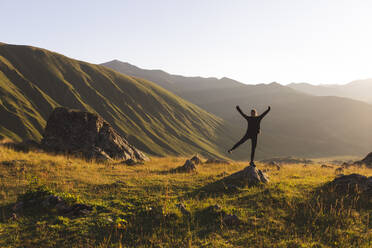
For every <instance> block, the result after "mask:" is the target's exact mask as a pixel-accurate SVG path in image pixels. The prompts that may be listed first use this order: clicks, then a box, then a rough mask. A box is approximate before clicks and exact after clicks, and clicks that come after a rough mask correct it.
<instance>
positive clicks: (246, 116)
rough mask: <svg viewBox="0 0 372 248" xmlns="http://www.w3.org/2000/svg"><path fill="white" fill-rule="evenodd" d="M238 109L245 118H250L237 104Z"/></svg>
mask: <svg viewBox="0 0 372 248" xmlns="http://www.w3.org/2000/svg"><path fill="white" fill-rule="evenodd" d="M236 110H238V112H239V113H240V114H241V115H242V116H243V117H244V118H248V115H246V114H244V113H243V111H242V110H241V109H240V107H239V106H238V105H237V106H236Z"/></svg>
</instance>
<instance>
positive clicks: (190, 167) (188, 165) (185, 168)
mask: <svg viewBox="0 0 372 248" xmlns="http://www.w3.org/2000/svg"><path fill="white" fill-rule="evenodd" d="M175 171H176V172H186V173H189V172H195V171H196V165H195V163H194V162H193V161H191V160H190V159H188V160H186V162H185V164H184V165H182V166H180V167H177V168H176V169H175Z"/></svg>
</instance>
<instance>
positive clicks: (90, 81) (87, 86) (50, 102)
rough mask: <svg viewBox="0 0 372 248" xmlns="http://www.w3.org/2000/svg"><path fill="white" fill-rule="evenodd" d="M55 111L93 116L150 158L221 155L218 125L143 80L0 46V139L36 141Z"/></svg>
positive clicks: (222, 139) (221, 125)
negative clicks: (61, 109)
mask: <svg viewBox="0 0 372 248" xmlns="http://www.w3.org/2000/svg"><path fill="white" fill-rule="evenodd" d="M57 106H65V107H68V108H74V109H81V110H87V111H91V112H96V113H98V114H99V115H101V116H102V117H103V118H104V119H105V120H107V121H108V122H109V123H110V124H111V125H112V126H113V127H114V128H115V129H116V130H117V131H118V132H119V133H121V134H122V135H124V136H125V137H126V138H127V139H128V141H129V142H130V143H132V144H134V145H135V146H136V147H138V148H139V149H141V150H143V151H145V152H147V153H150V154H155V155H165V154H173V155H179V154H190V153H194V152H200V153H202V154H204V155H206V156H219V157H221V156H222V155H221V153H220V151H221V149H223V150H225V148H224V147H222V148H219V144H227V143H231V142H232V141H229V140H228V138H227V136H226V135H222V134H223V133H226V132H225V131H224V128H225V127H224V126H225V124H224V122H223V121H222V120H221V119H220V118H217V117H216V116H214V115H212V114H209V113H207V112H206V111H204V110H202V109H201V108H199V107H197V106H195V105H193V104H191V103H189V102H187V101H185V100H183V99H181V98H180V97H177V96H176V95H174V94H172V93H170V92H168V91H166V90H164V89H163V88H161V87H159V86H158V85H156V84H154V83H151V82H149V81H147V80H144V79H139V78H134V77H129V76H125V75H123V74H121V73H117V72H115V71H113V70H111V69H108V68H106V67H103V66H99V65H93V64H89V63H85V62H82V61H77V60H73V59H70V58H67V57H65V56H63V55H60V54H57V53H53V52H50V51H47V50H44V49H39V48H35V47H29V46H16V45H7V44H0V134H1V135H0V136H6V137H10V138H12V139H15V140H22V139H35V140H40V138H41V136H42V131H43V128H44V126H45V124H46V119H47V118H48V116H49V114H50V113H51V111H52V110H53V108H55V107H57Z"/></svg>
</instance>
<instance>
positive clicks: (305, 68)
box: [0, 0, 372, 85]
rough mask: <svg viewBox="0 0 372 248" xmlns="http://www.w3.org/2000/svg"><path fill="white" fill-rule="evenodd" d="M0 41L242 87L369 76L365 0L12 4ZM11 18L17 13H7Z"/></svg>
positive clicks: (371, 36)
mask: <svg viewBox="0 0 372 248" xmlns="http://www.w3.org/2000/svg"><path fill="white" fill-rule="evenodd" d="M0 7H1V9H2V10H3V11H2V12H3V20H4V21H5V25H3V29H2V34H3V35H2V37H1V40H0V42H5V43H9V44H22V45H31V46H37V47H42V48H46V49H49V50H52V51H55V52H58V53H61V54H64V55H67V56H69V57H72V58H75V59H79V60H83V61H87V62H91V63H96V64H99V63H104V62H107V61H110V60H113V59H118V60H120V61H123V62H129V63H130V64H133V65H136V66H139V67H141V68H146V69H161V70H164V71H166V72H168V73H171V74H176V75H183V76H201V77H217V78H222V77H228V78H231V79H234V80H237V81H239V82H242V83H246V84H259V83H270V82H278V83H280V84H283V85H287V84H289V83H292V82H294V83H300V82H306V83H311V84H314V85H319V84H346V83H349V82H351V81H355V80H359V79H367V78H371V77H372V73H371V71H370V68H369V67H370V58H371V57H372V47H371V46H370V44H371V43H372V31H370V28H369V23H371V21H372V16H371V15H370V13H369V10H370V9H371V7H372V3H369V2H366V1H326V2H325V1H290V0H286V1H280V2H278V1H268V0H267V1H259V2H258V1H234V2H230V3H229V4H226V2H225V1H177V2H173V1H156V2H155V1H106V2H101V1H89V2H88V1H79V2H76V1H64V2H46V1H40V0H39V1H32V2H25V1H17V0H16V1H12V2H2V3H1V4H0ZM14 16H16V17H17V18H14Z"/></svg>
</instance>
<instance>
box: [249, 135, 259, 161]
mask: <svg viewBox="0 0 372 248" xmlns="http://www.w3.org/2000/svg"><path fill="white" fill-rule="evenodd" d="M251 141H252V150H251V163H250V164H251V165H252V166H256V165H255V164H254V154H255V152H256V146H257V135H256V136H253V137H252V138H251Z"/></svg>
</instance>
